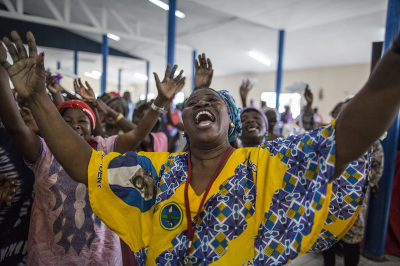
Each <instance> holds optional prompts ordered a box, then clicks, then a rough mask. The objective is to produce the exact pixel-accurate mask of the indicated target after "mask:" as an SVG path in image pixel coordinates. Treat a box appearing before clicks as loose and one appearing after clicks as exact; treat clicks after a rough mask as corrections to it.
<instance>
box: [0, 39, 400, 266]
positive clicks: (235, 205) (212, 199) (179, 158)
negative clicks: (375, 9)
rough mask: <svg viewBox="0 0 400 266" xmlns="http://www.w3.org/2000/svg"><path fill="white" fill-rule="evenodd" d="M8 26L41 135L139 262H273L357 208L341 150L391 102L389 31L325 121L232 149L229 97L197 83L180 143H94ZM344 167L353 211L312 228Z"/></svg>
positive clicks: (394, 72)
mask: <svg viewBox="0 0 400 266" xmlns="http://www.w3.org/2000/svg"><path fill="white" fill-rule="evenodd" d="M12 37H13V39H14V42H15V45H16V48H15V47H14V46H11V45H8V46H7V48H8V51H9V53H10V54H11V57H12V59H13V61H14V63H13V64H10V63H8V62H7V61H6V51H5V49H4V48H1V50H0V61H1V64H2V65H3V67H4V68H5V69H6V70H7V72H8V74H9V76H10V77H11V80H12V82H13V84H14V87H15V88H16V90H17V91H18V93H19V95H20V96H21V97H23V98H24V99H25V100H26V101H27V102H28V105H29V107H30V109H31V111H32V114H33V116H34V117H35V119H36V121H37V124H38V127H39V129H40V132H41V134H42V135H43V137H44V139H45V140H46V143H47V145H48V146H49V148H50V150H51V151H52V152H53V154H54V155H55V157H56V158H57V160H58V161H59V162H60V164H61V165H62V166H63V167H64V169H65V170H66V171H67V173H68V174H69V175H70V176H71V177H72V178H74V179H75V180H76V181H78V182H81V183H84V184H86V185H87V186H88V190H89V197H90V202H91V205H92V208H93V211H94V212H95V213H96V215H98V217H99V218H100V219H101V220H102V221H103V222H105V223H106V224H107V225H108V226H109V227H110V228H111V229H112V230H113V231H114V232H116V233H117V234H118V235H119V236H120V237H121V238H122V239H123V240H124V241H125V242H126V243H127V244H128V245H129V246H130V247H131V249H132V251H133V252H135V256H136V259H137V261H138V263H139V264H143V265H144V264H146V265H155V264H159V265H167V264H170V265H180V264H193V265H200V264H204V265H205V264H213V265H227V264H228V263H229V264H232V263H234V264H235V265H252V264H253V265H266V264H267V265H271V264H273V265H280V264H284V263H286V262H288V261H289V260H292V259H294V258H296V257H297V256H299V255H301V254H303V253H305V252H307V251H308V250H310V248H311V247H312V246H313V248H315V247H317V248H315V249H318V247H319V248H320V247H323V246H329V245H330V244H332V243H334V242H335V241H337V239H338V238H340V237H341V236H342V235H343V234H344V233H345V231H346V228H349V227H350V224H351V223H352V222H353V220H354V217H355V216H356V215H357V214H358V207H357V206H358V204H359V202H360V201H361V198H362V192H360V191H362V189H359V188H360V187H361V188H363V187H364V186H365V184H366V179H367V175H366V173H367V168H368V165H367V163H365V164H353V163H352V161H354V160H356V159H358V158H359V157H362V156H363V155H364V154H365V152H366V151H367V150H368V148H369V147H370V146H371V144H372V143H373V142H374V141H375V140H377V139H378V138H379V137H380V136H381V135H382V134H383V133H384V131H385V130H386V129H387V128H388V127H389V126H390V124H391V123H392V122H393V120H394V118H395V116H396V115H397V113H398V111H399V105H400V97H399V96H400V75H399V73H400V54H399V53H398V51H399V50H400V47H399V46H400V38H399V37H398V38H397V39H396V40H395V42H394V44H393V47H395V48H394V49H391V50H389V51H388V52H387V53H386V54H385V55H384V57H383V58H382V60H381V62H380V64H379V65H378V66H377V67H376V69H375V71H374V73H373V74H372V75H371V77H370V78H369V80H368V81H367V83H366V85H365V86H364V87H363V88H362V89H361V90H360V92H359V93H358V94H357V95H356V96H355V97H354V99H353V100H352V101H351V103H349V105H348V106H346V109H345V110H343V112H342V113H341V115H340V116H339V118H338V119H337V120H336V122H333V123H331V124H330V125H328V126H326V127H323V128H319V129H316V130H314V131H309V132H306V133H304V134H302V135H299V136H291V137H289V138H287V139H278V140H276V141H273V142H266V143H264V144H262V145H261V146H259V147H249V148H240V149H235V148H233V147H232V146H231V144H230V143H231V142H233V141H235V140H236V138H237V137H238V136H239V135H240V133H241V123H240V118H239V112H238V109H237V108H236V105H235V103H234V101H233V99H232V97H231V96H230V94H229V93H228V92H226V91H219V92H218V91H215V90H213V89H210V88H200V89H197V90H195V91H194V92H193V93H192V94H191V95H190V97H189V98H188V100H187V101H186V102H185V106H184V109H183V113H182V120H183V124H184V128H185V134H186V136H187V138H188V139H189V149H190V151H189V152H187V153H173V154H169V153H152V152H140V153H135V152H128V153H126V154H124V155H121V154H118V153H111V154H109V155H104V153H103V152H101V151H95V150H93V149H92V148H91V147H90V146H89V145H88V144H87V143H86V142H85V141H84V140H83V139H82V138H79V136H78V135H77V134H75V133H74V132H72V130H71V129H70V128H68V126H67V125H66V124H65V123H64V122H63V121H62V119H61V117H60V116H59V114H58V113H57V111H56V110H55V107H54V105H53V104H52V103H51V101H50V100H49V98H48V97H47V95H46V93H45V84H44V81H45V74H44V73H45V70H44V66H43V62H44V55H43V54H39V55H38V54H37V51H36V44H35V40H34V37H33V35H32V34H31V33H28V34H27V39H28V47H29V55H28V54H27V53H26V51H25V49H24V46H23V44H22V41H21V39H20V37H19V35H18V34H17V33H16V32H13V33H12ZM156 80H158V77H157V76H156ZM155 104H156V105H157V104H159V103H155ZM157 106H158V107H161V106H160V105H157ZM157 106H155V107H154V108H153V111H152V112H153V113H154V115H158V112H157V111H156V110H157V109H158V107H157ZM370 106H376V107H377V108H374V109H371V108H370ZM349 164H350V166H349V167H350V170H351V171H349V167H348V165H349ZM354 165H356V166H355V167H352V166H354ZM346 168H347V169H346ZM344 170H346V171H349V173H351V175H350V176H349V182H350V181H351V182H353V187H354V191H351V194H350V195H351V196H350V198H346V199H345V201H346V202H345V203H343V207H346V208H353V207H355V209H356V211H355V212H354V214H353V215H352V216H350V217H345V216H338V218H336V219H334V220H333V221H332V224H331V225H330V227H329V228H324V229H323V227H324V223H325V220H326V219H327V216H328V211H329V200H327V199H330V197H331V196H332V193H335V192H334V191H332V185H331V182H332V180H333V179H334V178H336V177H338V176H339V175H340V174H341V173H342V172H343V171H344ZM357 191H358V192H357ZM322 230H325V231H324V235H325V237H324V236H322V237H320V234H321V231H322ZM323 242H324V243H323ZM325 244H326V245H325Z"/></svg>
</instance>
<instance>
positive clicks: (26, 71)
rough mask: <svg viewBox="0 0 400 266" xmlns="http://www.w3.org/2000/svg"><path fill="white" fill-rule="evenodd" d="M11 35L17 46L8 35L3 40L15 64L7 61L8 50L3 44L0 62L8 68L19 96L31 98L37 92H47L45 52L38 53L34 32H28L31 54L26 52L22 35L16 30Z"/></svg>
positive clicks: (0, 48)
mask: <svg viewBox="0 0 400 266" xmlns="http://www.w3.org/2000/svg"><path fill="white" fill-rule="evenodd" d="M11 37H12V39H13V40H14V44H15V46H14V44H13V43H11V41H10V40H9V39H8V38H7V37H4V38H3V42H4V44H5V45H6V47H7V50H8V53H9V54H10V56H11V59H12V60H13V64H10V63H9V62H8V61H7V52H6V49H5V48H4V47H3V45H0V64H1V65H2V66H3V67H4V68H5V69H6V70H7V73H8V75H9V76H10V79H11V81H12V83H13V84H14V87H15V89H16V90H17V91H18V94H19V96H21V97H22V98H29V97H33V96H35V95H36V94H41V93H46V86H45V74H46V71H45V69H44V53H40V54H39V55H38V54H37V48H36V42H35V38H34V36H33V34H32V33H31V32H28V33H27V34H26V38H27V40H28V48H29V55H28V54H27V53H26V50H25V47H24V44H23V43H22V40H21V37H20V36H19V35H18V33H17V32H16V31H12V32H11Z"/></svg>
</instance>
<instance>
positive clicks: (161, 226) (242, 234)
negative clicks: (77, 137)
mask: <svg viewBox="0 0 400 266" xmlns="http://www.w3.org/2000/svg"><path fill="white" fill-rule="evenodd" d="M334 138H335V130H334V125H329V126H327V127H323V128H320V129H317V130H314V131H309V132H306V133H305V134H302V135H298V136H290V137H289V138H287V139H277V140H275V141H273V142H266V143H264V144H262V145H261V146H260V147H255V148H244V149H237V150H235V151H234V152H233V154H232V156H231V157H230V158H229V160H228V161H227V163H226V165H225V167H224V169H223V170H222V171H221V173H220V175H219V176H218V178H217V179H216V180H215V183H214V184H213V186H212V188H211V190H210V193H209V196H208V198H207V200H206V201H205V203H204V207H203V208H202V209H201V212H200V215H199V216H200V217H199V219H198V223H197V226H196V229H195V234H194V239H193V244H192V246H191V248H190V251H189V254H190V255H189V256H185V254H186V250H187V248H188V246H189V240H188V228H187V222H186V212H185V209H186V207H185V204H184V202H185V200H184V196H183V195H184V193H183V190H184V184H185V181H186V179H187V175H188V161H187V153H177V154H156V153H139V155H140V156H143V157H147V158H149V160H150V161H151V162H152V163H153V166H154V168H155V169H156V172H157V173H158V175H157V176H155V177H154V178H155V179H156V178H158V179H157V195H156V198H155V205H154V208H153V209H152V210H149V211H148V212H144V213H142V212H141V210H139V209H138V208H136V207H134V206H127V205H126V204H125V203H123V201H121V200H119V199H118V195H115V194H113V192H109V193H108V192H107V190H101V189H99V188H97V186H96V185H97V184H96V182H97V180H96V176H97V170H98V169H99V165H100V164H101V163H103V166H104V168H103V170H102V172H103V173H106V172H107V176H103V179H102V186H103V187H105V186H106V185H107V183H108V180H109V179H113V178H115V177H114V176H116V175H118V176H120V177H122V176H121V175H119V170H118V169H119V168H118V166H117V165H116V164H115V162H118V164H121V165H126V162H129V161H131V160H132V158H130V157H132V156H135V155H130V154H126V155H119V156H118V155H109V156H105V157H104V159H102V158H101V154H93V155H92V159H91V165H92V164H93V165H92V166H91V167H90V169H93V170H94V171H93V172H90V173H89V191H91V195H90V199H91V202H92V205H93V206H99V207H94V211H95V213H96V214H98V215H99V216H100V217H101V218H102V219H104V221H105V222H106V224H107V225H108V226H110V227H111V228H114V229H113V230H116V231H117V232H118V233H119V235H120V236H121V238H123V240H124V241H125V242H126V243H128V244H130V246H131V248H132V249H133V250H134V251H135V252H136V253H135V255H136V259H137V261H138V262H142V263H147V264H151V265H153V264H157V265H181V264H182V262H183V260H184V259H186V260H187V262H188V263H190V264H192V265H208V264H216V265H227V263H234V264H235V265H247V264H249V263H250V264H251V265H282V264H285V263H287V262H288V261H290V260H292V259H294V258H296V257H297V256H299V255H301V254H302V253H304V252H307V251H309V250H310V248H311V247H312V246H313V245H314V246H315V247H322V246H326V244H325V243H326V242H327V241H328V240H329V245H331V244H333V243H335V242H336V241H337V238H335V235H338V233H337V232H336V233H335V232H333V231H330V229H329V228H325V227H324V226H325V225H324V224H325V223H324V221H325V220H327V217H328V218H329V216H330V215H331V214H333V215H336V217H337V218H336V220H337V219H342V220H344V224H345V226H343V225H341V226H339V228H338V229H339V233H343V232H344V231H345V229H346V228H348V227H347V226H349V225H350V224H351V222H352V219H353V218H354V215H353V214H354V213H356V210H357V208H358V206H359V202H360V201H361V199H362V195H363V191H364V185H365V184H366V182H367V181H365V180H367V175H368V160H366V159H364V160H360V161H359V162H354V163H352V164H351V165H350V166H349V167H348V168H347V169H346V172H345V174H344V176H343V178H342V177H341V178H340V179H337V180H336V181H337V182H336V181H333V180H332V176H333V172H334V165H335V154H336V151H335V139H334ZM107 164H109V165H112V169H109V168H108V166H107ZM121 169H122V168H121ZM114 170H117V171H118V172H114ZM120 171H125V170H120ZM132 174H134V172H130V175H132ZM332 181H333V182H336V183H335V184H333V182H332ZM331 192H333V195H332V197H331V194H330V193H331ZM188 193H189V194H188V195H189V204H190V205H191V208H190V210H191V213H192V214H191V216H192V223H194V222H195V219H196V213H197V208H198V206H199V204H200V200H201V195H196V194H195V192H194V190H193V189H191V187H190V186H189V191H188ZM343 193H347V194H346V196H345V197H343V196H341V195H342V194H343ZM328 196H329V198H328ZM335 197H336V198H337V199H335ZM344 198H345V199H344ZM341 199H344V200H341ZM146 201H148V200H145V199H143V198H142V199H139V203H138V204H141V203H143V204H144V203H145V202H146ZM110 202H112V203H110ZM329 203H330V204H331V205H333V207H332V206H331V208H329ZM338 204H341V206H340V207H338V206H337V205H338ZM331 219H332V217H331ZM332 224H333V225H334V226H335V225H336V224H335V221H332ZM330 226H331V225H330ZM148 234H151V237H150V236H149V235H148ZM313 250H316V249H315V248H314V247H313Z"/></svg>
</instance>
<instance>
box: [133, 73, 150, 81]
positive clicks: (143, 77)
mask: <svg viewBox="0 0 400 266" xmlns="http://www.w3.org/2000/svg"><path fill="white" fill-rule="evenodd" d="M134 76H135V78H138V79H141V80H147V79H148V77H147V76H146V75H143V74H139V73H135V74H134Z"/></svg>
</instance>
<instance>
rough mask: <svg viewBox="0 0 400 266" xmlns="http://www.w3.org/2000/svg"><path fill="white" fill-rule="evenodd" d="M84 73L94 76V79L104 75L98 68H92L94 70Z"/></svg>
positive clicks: (87, 75)
mask: <svg viewBox="0 0 400 266" xmlns="http://www.w3.org/2000/svg"><path fill="white" fill-rule="evenodd" d="M83 75H85V76H86V77H89V78H92V79H99V78H100V77H101V75H102V73H101V72H99V71H96V70H92V72H85V73H83Z"/></svg>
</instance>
